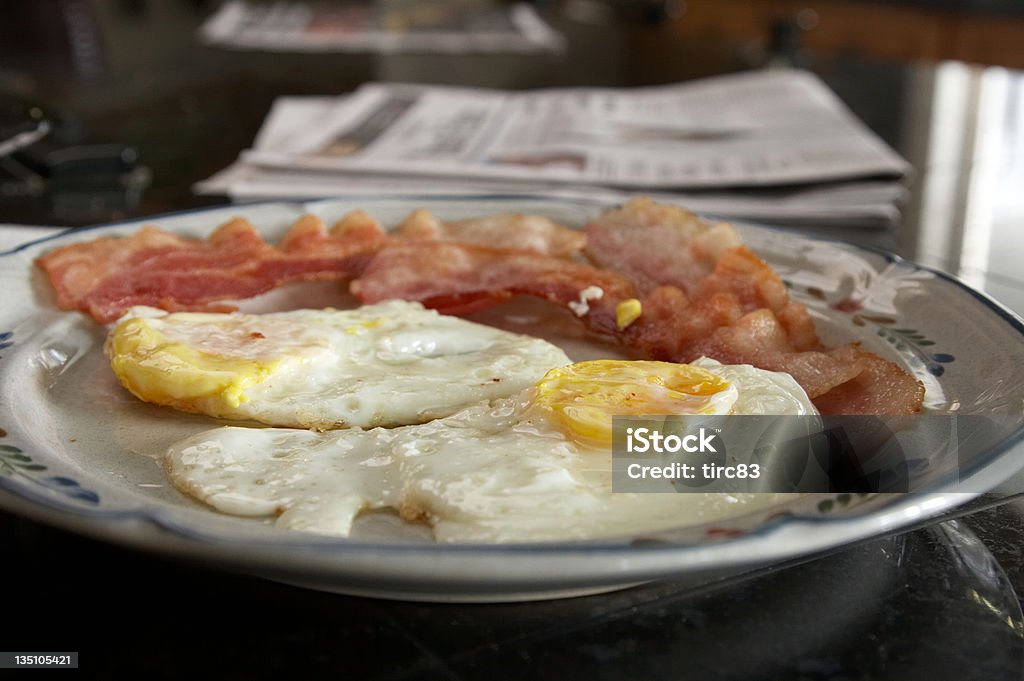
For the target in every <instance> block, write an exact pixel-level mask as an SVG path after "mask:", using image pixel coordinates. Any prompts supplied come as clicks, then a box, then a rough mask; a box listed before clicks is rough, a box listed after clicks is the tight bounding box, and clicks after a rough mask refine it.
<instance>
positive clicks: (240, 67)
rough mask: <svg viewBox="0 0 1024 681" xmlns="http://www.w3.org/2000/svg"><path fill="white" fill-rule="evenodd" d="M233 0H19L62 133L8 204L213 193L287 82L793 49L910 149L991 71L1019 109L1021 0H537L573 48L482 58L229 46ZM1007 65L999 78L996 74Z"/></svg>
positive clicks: (120, 207) (34, 77)
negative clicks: (199, 185) (218, 25)
mask: <svg viewBox="0 0 1024 681" xmlns="http://www.w3.org/2000/svg"><path fill="white" fill-rule="evenodd" d="M249 4H250V5H254V6H259V5H264V6H266V7H268V8H273V7H274V6H275V4H276V5H277V6H280V5H281V3H259V2H253V3H249ZM292 4H301V3H292ZM222 5H223V3H219V2H216V1H214V0H34V1H33V2H19V3H10V4H8V5H7V6H5V8H4V11H5V15H6V16H5V17H4V21H3V22H0V103H2V109H3V122H4V125H5V126H6V128H5V129H6V130H7V131H8V133H10V131H11V130H12V128H17V129H18V130H20V129H21V128H20V127H18V126H19V125H21V126H22V127H24V125H25V123H26V120H25V119H26V117H28V118H29V119H32V118H36V119H38V118H42V117H45V118H46V119H47V120H48V121H50V122H51V123H52V128H51V130H50V133H49V136H48V137H49V140H48V142H47V144H46V145H45V146H46V148H45V149H40V150H38V151H37V153H35V154H33V155H31V156H30V157H29V158H28V159H27V162H26V160H25V159H24V158H22V159H21V160H20V161H19V162H17V163H14V162H12V161H11V159H10V157H9V156H6V157H4V158H5V161H4V167H3V169H2V170H3V172H4V178H5V182H4V184H3V190H2V193H0V216H2V218H3V220H4V221H7V222H34V223H46V224H86V223H90V222H97V221H101V220H110V219H120V218H123V217H130V216H135V215H140V214H150V213H155V212H162V211H168V210H175V209H180V208H182V207H186V206H192V205H197V203H201V202H208V201H212V199H209V198H206V199H198V198H196V197H195V196H194V195H193V194H192V191H191V185H192V184H193V183H194V182H196V181H198V180H201V179H203V178H205V177H207V176H209V175H211V174H212V173H214V172H216V171H217V170H219V169H221V168H223V167H225V166H227V165H228V164H230V163H231V162H232V161H233V160H234V159H235V157H236V156H237V154H238V153H239V151H241V150H242V149H244V148H246V147H247V146H248V145H249V144H250V143H251V142H252V140H253V137H254V136H255V134H256V132H257V130H258V129H259V126H260V123H261V122H262V121H263V119H264V117H265V116H266V114H267V113H268V111H269V110H270V107H271V104H272V102H273V101H274V99H275V97H277V96H280V95H289V94H292V95H294V94H336V93H343V92H348V91H351V90H353V89H354V88H355V87H357V86H358V85H359V84H361V83H364V82H367V81H374V80H386V81H402V82H417V83H449V84H459V85H468V86H486V87H497V88H509V89H520V88H534V87H543V86H559V85H650V84H657V83H668V82H674V81H680V80H688V79H694V78H699V77H702V76H708V75H712V74H719V73H725V72H732V71H738V70H748V69H758V68H766V67H773V66H779V65H796V66H800V67H806V68H809V69H812V70H813V71H815V72H816V73H818V74H819V75H821V76H822V77H823V78H824V79H825V81H826V82H827V83H828V84H829V85H830V86H831V87H832V88H833V89H834V90H835V91H836V92H837V93H838V94H839V95H840V96H841V97H842V98H843V99H844V100H845V101H846V102H847V104H848V105H849V106H851V107H852V108H853V110H854V111H855V113H857V115H858V116H860V117H861V118H862V119H863V120H864V121H865V122H866V123H867V124H868V126H869V127H871V128H872V129H873V130H874V131H875V132H877V133H878V134H879V135H881V137H882V138H883V139H884V140H885V141H887V142H888V143H889V144H890V145H892V146H893V147H894V148H895V149H896V150H897V151H899V152H900V153H902V154H903V155H904V156H905V157H908V158H911V157H913V156H914V155H915V154H918V156H919V151H920V149H919V148H920V147H921V146H922V145H925V146H927V144H928V141H927V140H922V139H920V137H921V130H920V129H921V127H922V126H920V125H915V124H914V121H921V120H924V119H926V118H927V117H929V116H933V115H938V116H945V117H947V118H949V119H950V121H953V122H954V123H952V124H955V121H956V120H966V119H976V118H978V117H981V116H984V115H985V112H984V111H981V110H980V109H979V104H982V103H983V100H985V98H986V96H989V95H990V92H989V91H990V90H991V89H992V87H997V88H998V89H1000V92H1001V99H1002V100H1004V101H1005V103H1006V106H1009V107H1011V108H1013V109H1014V110H1016V111H1019V110H1020V108H1021V107H1020V106H1019V104H1020V101H1021V95H1020V87H1019V81H1017V80H1015V79H1012V78H1011V79H1010V81H1012V82H1005V83H1004V82H1002V81H1006V80H1007V76H1006V75H1005V73H1004V72H1003V71H1002V69H997V70H996V71H997V72H998V74H999V75H997V76H991V75H989V74H990V73H991V72H992V69H987V68H985V67H993V66H995V67H1009V68H1024V5H1022V4H1021V3H1019V2H1016V1H1015V0H888V1H881V0H874V1H873V0H807V1H791V0H658V1H655V0H537V2H535V3H534V8H535V9H536V10H537V12H538V14H539V15H540V16H541V17H542V18H543V20H544V21H545V22H546V23H547V24H548V25H549V26H550V27H551V28H553V29H554V31H556V32H557V33H558V34H559V35H560V36H562V37H563V38H564V43H563V44H562V45H561V47H560V48H559V49H557V50H547V51H536V52H534V53H523V52H516V53H501V52H500V51H492V52H490V53H476V54H472V55H469V56H467V55H465V54H437V53H433V54H432V53H430V52H429V51H424V50H419V51H415V50H414V51H411V52H406V51H390V52H374V51H373V50H372V49H364V50H362V51H349V52H345V53H339V52H327V53H324V52H314V53H310V52H306V53H303V52H301V51H298V50H266V49H244V48H242V49H237V48H235V49H232V48H230V47H225V46H223V45H214V44H210V43H209V41H204V40H203V38H202V36H201V34H200V31H199V29H200V26H201V25H202V24H203V22H204V21H205V20H207V19H208V18H210V17H211V16H212V15H213V14H214V13H216V12H217V11H218V9H220V8H221V7H222ZM314 5H316V6H319V7H323V6H327V7H329V8H331V7H333V8H334V9H336V10H341V9H348V10H352V9H353V8H356V9H358V8H371V9H375V10H376V11H378V12H382V11H388V12H391V13H393V14H400V13H402V12H404V13H406V14H407V15H415V14H416V12H419V13H420V14H423V11H424V8H425V7H426V8H428V10H429V12H431V13H432V16H442V15H445V13H446V12H447V13H448V14H449V15H450V14H451V10H452V8H457V9H459V10H460V11H462V12H466V11H483V10H486V9H492V8H494V7H500V6H501V5H502V3H499V2H489V1H487V0H438V1H437V2H429V3H424V2H418V3H417V2H411V1H409V0H406V1H405V2H401V1H399V0H390V1H388V2H385V1H383V0H382V1H381V2H377V3H372V2H362V3H360V2H343V1H342V0H336V1H335V2H333V3H323V2H320V3H314ZM399 28H400V27H399ZM944 64H945V65H946V68H945V69H943V68H942V66H943V65H944ZM993 78H995V79H996V80H999V81H1000V83H998V84H997V85H991V84H990V81H992V80H993ZM936 79H939V80H942V79H944V80H943V82H942V83H938V84H937V83H936V82H935V81H936ZM986 79H987V80H986ZM934 108H940V109H942V110H941V111H932V109H934ZM97 145H114V146H107V147H102V146H97ZM117 145H122V146H117ZM67 147H79V149H78V150H77V151H78V153H77V154H72V156H75V158H74V159H70V160H69V159H63V161H64V162H63V164H62V163H61V162H60V159H58V160H55V159H54V158H52V157H47V154H48V153H50V152H52V151H53V148H60V149H65V148H67ZM81 147H87V148H85V149H82V148H81ZM949 153H953V152H949ZM956 153H970V149H960V150H957V151H956ZM911 160H912V161H915V160H916V159H914V158H911ZM73 161H74V162H73ZM112 177H113V178H114V179H113V180H111V178H112Z"/></svg>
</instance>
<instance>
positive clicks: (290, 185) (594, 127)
mask: <svg viewBox="0 0 1024 681" xmlns="http://www.w3.org/2000/svg"><path fill="white" fill-rule="evenodd" d="M909 171H910V166H909V165H908V163H907V162H906V161H905V160H903V159H902V158H901V157H900V156H899V155H898V154H897V153H896V152H895V151H893V150H892V149H891V148H889V147H888V146H887V145H886V144H885V143H884V142H883V141H882V140H881V139H880V138H878V137H877V136H876V135H874V134H873V133H872V132H871V131H870V130H868V129H867V128H866V127H865V126H864V124H863V123H861V122H860V121H859V120H858V119H857V118H856V117H855V116H854V115H853V114H852V113H851V112H850V111H849V110H848V109H847V108H846V107H845V106H844V105H843V104H842V103H841V102H840V101H839V99H838V98H837V97H836V96H835V95H834V94H833V93H832V92H831V91H830V90H829V89H828V87H827V86H825V85H824V84H823V83H822V82H821V81H820V80H819V79H818V78H817V77H816V76H814V75H813V74H811V73H809V72H806V71H795V70H767V71H757V72H749V73H742V74H736V75H729V76H722V77H717V78H712V79H706V80H701V81H692V82H688V83H682V84H676V85H668V86H660V87H650V88H640V89H611V88H567V89H548V90H532V91H498V90H483V89H468V88H453V87H438V86H426V85H406V84H391V83H371V84H367V85H364V86H362V87H360V88H359V89H358V90H356V91H355V92H353V93H351V94H349V95H345V96H340V97H284V98H281V99H279V100H278V101H277V102H276V103H275V105H274V107H273V109H272V110H271V112H270V114H269V116H268V117H267V120H266V121H265V122H264V125H263V127H262V129H261V130H260V132H259V135H258V136H257V138H256V140H255V142H254V144H253V146H252V148H251V149H248V150H246V151H245V152H243V153H242V154H241V156H240V157H239V159H238V161H237V162H236V163H234V164H233V165H231V166H230V167H228V168H226V169H225V170H223V171H221V172H219V173H217V174H216V175H214V176H213V177H211V178H209V179H208V180H205V181H203V182H201V183H199V184H198V185H197V191H199V192H202V193H216V194H226V195H229V196H231V197H233V198H235V199H262V198H300V199H308V198H318V197H327V196H339V195H344V196H389V195H403V196H409V195H447V194H467V193H469V194H484V195H494V194H500V195H520V194H538V193H542V194H545V195H549V196H550V195H553V196H563V197H566V198H572V197H579V196H587V197H598V198H607V199H608V200H609V201H616V200H619V199H624V198H625V197H627V196H629V195H635V194H640V193H642V194H647V195H651V196H655V197H656V198H659V199H660V200H666V201H670V202H674V203H679V204H681V205H685V206H687V207H688V208H690V209H692V210H696V211H700V212H704V213H710V214H717V215H721V216H723V217H727V218H738V219H752V220H761V221H771V222H780V223H787V224H808V225H812V224H813V225H829V224H835V225H845V226H858V227H886V226H890V225H893V224H895V223H896V222H897V221H898V219H899V215H900V213H899V205H900V202H901V201H902V200H903V198H904V196H905V194H906V190H905V188H904V186H903V183H902V180H903V179H904V178H905V177H906V175H907V174H908V173H909Z"/></svg>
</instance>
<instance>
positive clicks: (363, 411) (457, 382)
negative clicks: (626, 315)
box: [105, 301, 570, 430]
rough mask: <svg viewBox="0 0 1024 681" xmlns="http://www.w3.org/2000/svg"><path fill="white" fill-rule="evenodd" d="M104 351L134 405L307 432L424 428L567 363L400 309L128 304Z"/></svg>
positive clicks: (448, 320) (473, 327)
mask: <svg viewBox="0 0 1024 681" xmlns="http://www.w3.org/2000/svg"><path fill="white" fill-rule="evenodd" d="M105 350H106V353H107V356H108V357H109V359H110V365H111V367H112V369H113V371H114V373H115V374H116V375H117V378H118V379H119V380H120V382H121V384H122V385H124V387H126V388H127V389H128V390H130V391H131V392H132V393H133V394H134V395H135V396H136V397H138V398H139V399H141V400H144V401H146V402H152V403H155V404H160V405H167V406H170V407H174V408H176V409H179V410H182V411H188V412H196V413H201V414H208V415H210V416H215V417H220V418H227V419H252V420H256V421H260V422H262V423H266V424H269V425H274V426H291V427H301V428H315V429H318V430H327V429H331V428H341V427H360V428H369V427H375V426H399V425H409V424H417V423H424V422H426V421H429V420H431V419H435V418H438V417H442V416H447V415H450V414H453V413H455V412H457V411H459V410H460V409H462V408H464V407H467V406H469V405H471V404H474V403H477V402H480V401H481V400H490V399H495V398H500V397H506V396H509V395H512V394H515V393H517V392H518V391H520V390H522V389H524V388H527V387H529V386H530V385H532V384H533V383H534V382H535V381H536V380H537V379H538V378H540V377H541V376H543V375H544V373H545V372H546V371H547V370H549V369H550V368H552V367H556V366H560V365H563V364H567V363H569V361H570V360H569V358H568V357H567V356H566V355H565V353H564V352H562V350H560V349H559V348H558V347H556V346H554V345H552V344H550V343H548V342H547V341H544V340H541V339H538V338H531V337H528V336H522V335H518V334H513V333H509V332H506V331H501V330H499V329H495V328H492V327H488V326H483V325H480V324H474V323H471V322H467V321H464V320H461V319H458V318H456V317H449V316H445V315H440V314H438V313H436V312H434V311H433V310H426V309H424V308H423V307H422V306H421V305H420V304H419V303H410V302H403V301H389V302H385V303H381V304H379V305H368V306H364V307H361V308H358V309H354V310H344V311H339V310H297V311H292V312H279V313H272V314H262V315H250V314H207V313H194V312H187V313H172V314H168V313H166V312H163V311H160V310H156V309H153V308H132V311H131V312H130V313H129V314H128V315H127V316H126V317H125V318H124V319H122V320H121V321H120V322H119V323H118V324H117V326H116V327H115V328H114V329H113V331H112V332H111V333H110V335H109V337H108V339H107V342H106V345H105Z"/></svg>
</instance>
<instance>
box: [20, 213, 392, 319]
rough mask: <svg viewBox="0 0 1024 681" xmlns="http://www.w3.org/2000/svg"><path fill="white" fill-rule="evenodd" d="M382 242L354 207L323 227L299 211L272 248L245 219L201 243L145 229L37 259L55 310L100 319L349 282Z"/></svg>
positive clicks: (200, 306)
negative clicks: (290, 286)
mask: <svg viewBox="0 0 1024 681" xmlns="http://www.w3.org/2000/svg"><path fill="white" fill-rule="evenodd" d="M387 241H388V236H387V235H386V234H385V232H384V231H383V230H382V229H381V227H380V225H379V224H378V223H377V221H376V220H374V219H373V218H371V217H370V216H368V215H366V214H365V213H363V212H361V211H354V212H353V213H350V214H349V215H347V216H345V217H344V218H343V219H342V220H341V221H340V222H338V223H337V224H336V225H335V226H334V227H333V228H332V229H331V230H330V231H329V232H328V231H327V230H326V228H325V227H324V224H323V222H322V221H321V220H320V219H319V218H317V217H316V216H313V215H306V216H303V217H302V218H300V219H299V220H298V221H297V222H296V223H295V224H294V225H293V227H292V228H291V230H290V231H289V232H288V234H287V235H286V236H285V237H284V239H283V240H282V241H281V244H280V245H279V246H277V247H274V246H271V245H270V244H268V243H266V242H265V241H264V240H263V238H262V237H261V236H260V235H259V233H258V232H257V231H256V229H255V228H254V227H253V226H252V224H251V223H249V221H248V220H245V219H244V218H235V219H233V220H231V221H229V222H227V223H225V224H224V225H222V226H221V227H219V228H218V229H217V230H216V231H214V232H213V233H212V234H211V235H210V236H209V237H208V238H207V239H205V240H196V239H186V238H183V237H180V236H176V235H174V234H170V233H168V232H165V231H163V230H160V229H158V228H156V227H149V226H147V227H143V228H142V229H140V230H139V231H137V232H135V233H134V234H132V235H130V236H127V237H120V238H119V237H101V238H99V239H95V240H93V241H89V242H85V243H79V244H72V245H70V246H64V247H63V248H58V249H56V250H54V251H51V252H50V253H47V254H46V255H44V256H42V257H40V258H39V259H38V260H37V261H36V262H37V264H38V265H39V266H40V267H42V268H43V269H44V270H45V271H46V272H47V274H48V275H49V276H50V281H51V283H52V284H53V287H54V289H55V290H56V292H57V304H58V305H59V306H60V307H61V308H62V309H65V310H75V309H77V310H82V311H84V312H87V313H89V314H90V315H92V316H93V318H95V319H96V320H97V321H98V322H101V323H107V322H111V321H114V320H116V319H117V318H118V317H120V316H121V315H122V314H123V313H124V312H125V311H126V310H127V309H128V308H129V307H131V306H133V305H151V306H154V307H160V308H163V309H165V310H211V309H212V310H225V309H232V308H230V307H228V306H224V305H217V304H216V303H218V302H219V301H224V300H233V299H240V298H249V297H252V296H255V295H258V294H260V293H264V292H266V291H269V290H271V289H273V288H274V287H276V286H279V285H281V284H284V283H287V282H292V281H304V280H305V281H308V280H325V279H326V280H330V279H349V278H351V277H353V276H355V275H357V274H358V273H359V272H360V271H362V269H363V268H364V267H365V266H366V264H367V263H368V262H369V261H370V258H371V257H372V256H373V254H374V253H376V252H377V250H379V249H380V248H381V247H382V246H383V245H384V244H385V243H386V242H387Z"/></svg>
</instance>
